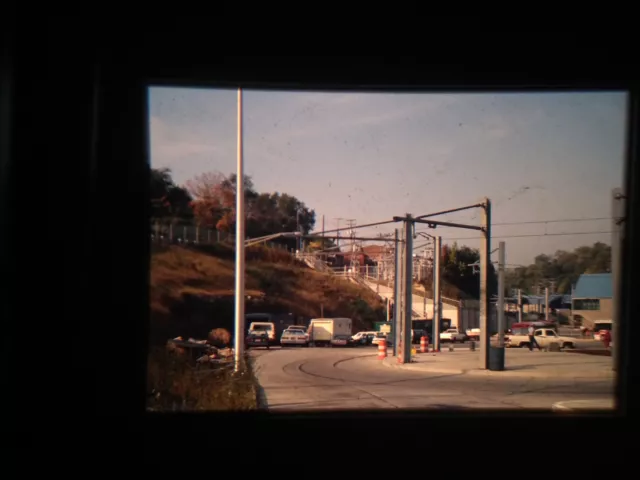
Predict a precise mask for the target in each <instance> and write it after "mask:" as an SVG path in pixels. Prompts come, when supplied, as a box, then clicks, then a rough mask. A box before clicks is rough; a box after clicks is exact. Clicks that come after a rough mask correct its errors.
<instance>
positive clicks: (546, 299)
mask: <svg viewBox="0 0 640 480" xmlns="http://www.w3.org/2000/svg"><path fill="white" fill-rule="evenodd" d="M544 319H545V320H546V321H547V322H548V321H549V287H544Z"/></svg>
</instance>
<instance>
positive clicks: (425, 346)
mask: <svg viewBox="0 0 640 480" xmlns="http://www.w3.org/2000/svg"><path fill="white" fill-rule="evenodd" d="M428 352H429V339H428V338H427V337H426V336H424V335H423V336H422V337H420V353H428Z"/></svg>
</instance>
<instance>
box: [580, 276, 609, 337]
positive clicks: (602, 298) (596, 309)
mask: <svg viewBox="0 0 640 480" xmlns="http://www.w3.org/2000/svg"><path fill="white" fill-rule="evenodd" d="M612 304H613V280H612V278H611V273H595V274H583V275H580V278H579V279H578V281H577V283H576V286H575V288H574V290H573V295H572V299H571V314H572V317H573V321H574V324H575V325H581V326H584V327H586V328H589V329H592V328H593V324H594V323H595V322H597V321H599V320H611V313H612V306H613V305H612Z"/></svg>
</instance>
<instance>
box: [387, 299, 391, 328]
mask: <svg viewBox="0 0 640 480" xmlns="http://www.w3.org/2000/svg"><path fill="white" fill-rule="evenodd" d="M390 306H391V301H390V300H389V299H388V298H387V323H389V320H390V316H389V307H390Z"/></svg>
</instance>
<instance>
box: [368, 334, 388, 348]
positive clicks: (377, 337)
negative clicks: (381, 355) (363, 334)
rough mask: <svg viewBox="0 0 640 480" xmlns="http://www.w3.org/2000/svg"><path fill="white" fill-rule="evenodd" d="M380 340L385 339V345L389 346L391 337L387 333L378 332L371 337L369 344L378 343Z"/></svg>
mask: <svg viewBox="0 0 640 480" xmlns="http://www.w3.org/2000/svg"><path fill="white" fill-rule="evenodd" d="M381 340H386V342H387V346H389V345H390V344H391V338H390V337H389V336H388V335H387V334H385V333H380V332H377V333H376V336H375V337H373V340H371V344H372V345H379V344H380V341H381Z"/></svg>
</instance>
